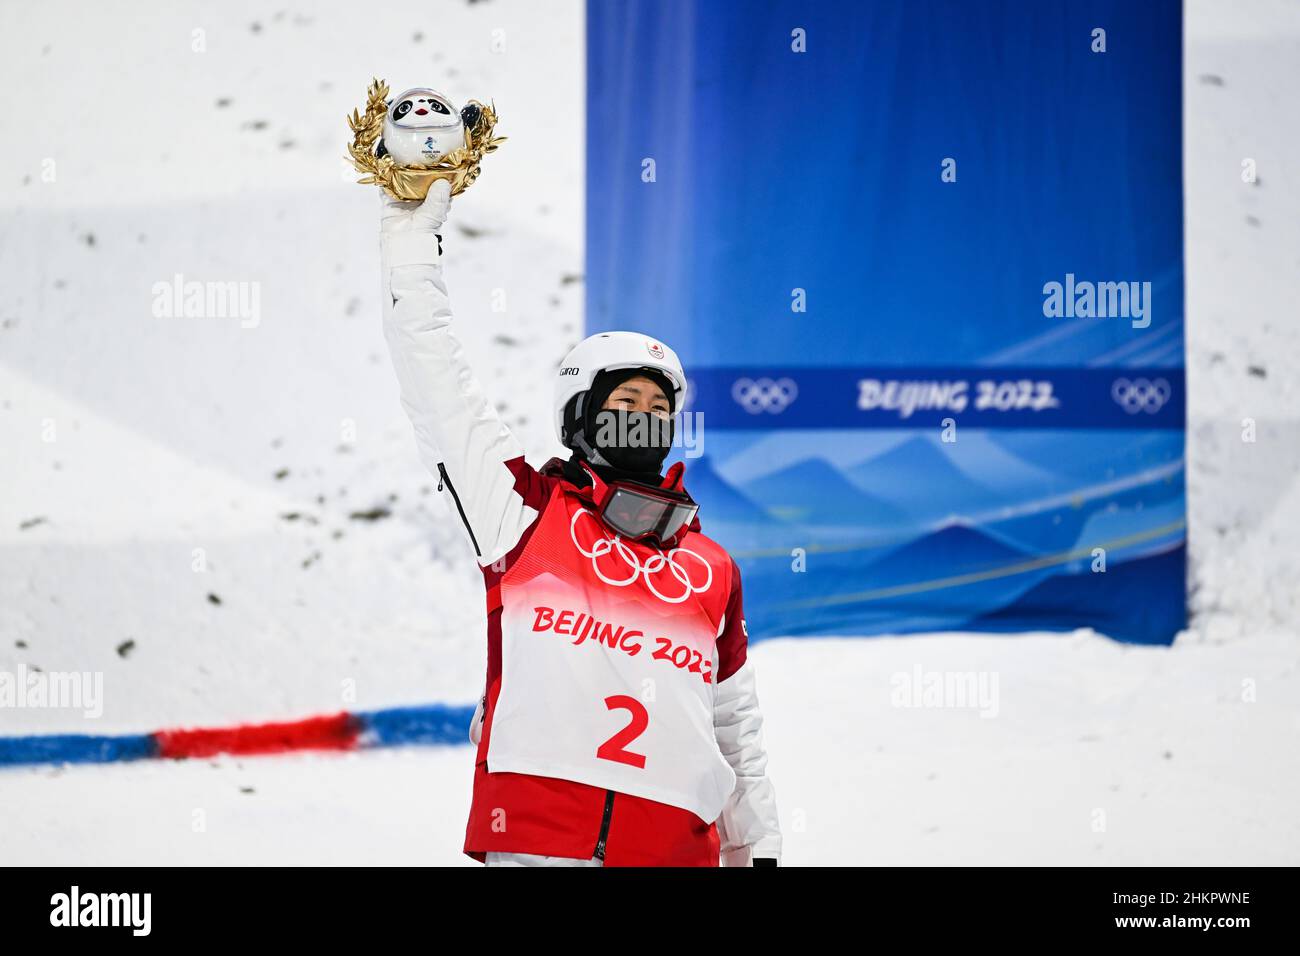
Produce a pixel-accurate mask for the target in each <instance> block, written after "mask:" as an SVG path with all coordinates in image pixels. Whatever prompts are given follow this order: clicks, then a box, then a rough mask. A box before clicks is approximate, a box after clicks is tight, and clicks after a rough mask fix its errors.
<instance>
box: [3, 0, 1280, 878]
mask: <svg viewBox="0 0 1300 956" xmlns="http://www.w3.org/2000/svg"><path fill="white" fill-rule="evenodd" d="M137 15H138V8H136V7H133V6H131V5H128V4H126V3H124V2H116V3H114V2H106V3H99V4H89V3H69V2H58V0H56V2H48V3H44V4H41V5H30V4H28V5H17V4H8V5H4V6H0V80H2V81H3V86H4V88H6V89H9V90H31V91H33V92H32V94H31V95H32V97H33V111H38V112H37V115H36V116H33V117H30V118H29V117H28V116H27V115H26V111H24V110H22V109H19V108H15V107H14V106H11V108H10V109H9V110H6V111H4V113H3V114H0V130H3V134H4V135H3V141H4V142H5V143H6V144H7V146H8V147H9V148H7V149H6V150H4V151H3V152H0V206H2V208H3V210H4V216H3V218H2V219H0V278H2V280H3V281H0V447H3V448H5V449H6V452H7V454H6V456H5V458H4V460H3V463H0V671H10V672H12V671H14V670H15V669H16V668H18V667H19V666H20V665H25V666H27V667H29V668H30V667H41V668H43V669H44V670H46V671H52V670H76V671H100V672H103V674H104V675H105V676H104V681H105V695H106V699H105V710H104V714H103V716H102V717H101V718H99V719H96V720H85V719H82V718H81V717H80V716H79V715H78V714H75V713H70V712H69V711H60V710H47V709H18V710H14V709H5V710H3V711H0V734H16V733H45V732H87V733H106V732H130V731H145V730H150V729H153V728H156V727H161V726H176V725H185V726H192V725H204V724H214V723H225V722H234V721H245V720H254V719H268V720H269V719H282V718H292V717H298V716H305V715H308V714H314V713H320V712H331V711H336V710H339V709H343V708H349V709H370V708H376V707H384V706H393V705H399V704H413V703H424V702H429V701H435V700H437V701H447V702H469V701H472V700H473V699H474V697H475V696H476V695H477V693H478V692H479V689H480V684H481V680H482V672H483V637H482V634H483V630H482V618H483V610H482V606H481V602H480V601H479V600H478V599H477V598H476V597H473V596H474V595H477V594H479V593H480V589H481V584H480V579H479V576H478V573H477V571H476V570H475V569H474V566H473V562H472V556H471V554H470V552H469V549H468V547H467V546H466V545H465V543H464V542H463V541H462V539H461V536H460V531H459V528H458V525H457V524H456V522H455V521H453V520H449V514H448V511H447V506H446V504H445V503H444V501H443V497H444V496H440V495H438V494H437V493H436V492H435V491H434V486H435V485H436V481H435V480H434V479H432V478H430V477H429V476H428V475H427V474H426V473H425V472H424V471H423V469H422V467H421V466H420V464H419V462H418V461H417V460H416V457H415V452H414V443H413V440H412V438H411V435H410V429H409V426H408V425H407V423H406V421H405V419H404V418H403V416H402V413H401V410H400V407H399V405H398V402H397V397H396V388H395V384H394V382H393V380H392V374H391V371H390V369H389V365H388V358H387V355H386V354H385V352H384V346H383V342H382V340H381V336H380V333H379V327H378V321H379V316H378V295H377V293H378V276H377V264H376V250H375V232H374V230H375V228H376V214H377V208H376V203H377V200H376V197H375V196H374V195H373V191H372V190H370V189H362V188H358V187H357V186H355V185H352V184H351V178H352V177H351V176H350V175H349V174H348V172H347V170H346V169H345V167H344V164H343V162H342V160H341V158H339V157H341V154H342V146H343V141H344V136H345V127H344V125H343V113H344V112H345V111H347V110H350V109H351V108H352V107H353V106H359V105H361V102H362V98H363V94H364V89H365V86H366V84H367V83H368V81H369V79H370V77H371V75H373V74H375V73H382V74H384V75H385V76H386V77H387V79H388V80H389V81H390V82H391V83H393V84H394V85H395V86H400V85H406V84H414V83H417V82H423V81H427V80H429V79H433V80H434V81H435V82H438V83H441V84H443V85H444V86H445V88H446V90H447V92H448V93H450V94H451V95H452V96H453V98H455V99H457V100H462V99H465V98H468V97H476V98H480V99H486V98H493V99H495V101H496V103H497V106H498V107H499V109H500V112H501V127H500V131H501V132H503V133H505V134H507V135H510V136H511V137H512V141H511V142H508V143H507V144H506V145H505V146H504V147H503V148H502V149H501V151H500V152H499V153H498V154H496V155H494V156H492V157H490V158H489V159H488V160H487V162H486V163H485V165H484V172H483V178H482V181H481V182H480V183H479V184H478V185H476V186H475V187H474V189H473V190H471V191H470V193H468V194H467V195H466V196H465V197H463V198H459V199H457V200H456V201H455V203H454V205H453V211H452V222H453V223H454V224H455V225H454V228H453V229H452V232H451V233H450V235H449V237H448V238H449V241H448V242H447V250H448V258H449V261H448V265H447V272H448V278H449V283H450V286H451V290H452V295H453V304H454V305H455V307H456V308H457V311H458V313H459V315H460V317H461V318H460V333H461V336H462V338H463V340H464V341H465V343H466V349H467V351H468V353H469V355H470V357H471V359H472V360H473V361H474V363H475V366H476V368H477V369H478V371H479V373H480V375H481V377H482V378H483V379H484V380H485V381H486V382H488V383H491V385H492V387H493V388H494V389H495V393H496V396H497V399H498V401H499V403H500V404H501V406H502V409H503V413H504V415H505V417H506V419H507V421H508V422H509V423H510V424H511V426H512V427H513V428H515V429H516V431H517V432H518V434H519V435H520V437H521V439H522V440H523V441H524V444H525V446H526V447H528V448H529V449H530V451H531V452H532V454H533V457H534V459H535V460H540V459H542V458H544V457H546V456H547V455H549V454H551V453H552V452H554V451H555V450H556V449H555V446H554V440H553V438H552V435H551V431H550V423H549V420H548V417H547V408H548V403H547V401H546V382H547V376H548V370H549V367H550V366H551V365H552V364H553V363H554V361H555V360H557V359H558V358H559V356H560V355H562V354H563V352H564V350H565V349H566V348H567V347H568V346H569V345H571V344H572V343H573V342H575V341H576V340H577V339H578V338H579V337H580V334H581V327H582V320H581V309H582V283H581V271H582V155H583V135H584V134H583V126H582V112H581V109H580V104H581V101H582V84H583V47H582V44H583V37H582V4H581V3H578V2H573V0H565V2H561V0H534V2H527V0H513V2H507V0H493V2H491V3H474V4H468V3H461V2H455V3H442V4H433V3H429V2H425V3H421V4H415V3H392V4H388V5H386V6H385V11H384V16H383V17H382V19H381V18H377V17H375V16H374V14H373V13H372V12H371V11H369V10H368V9H366V8H358V7H356V6H355V5H350V6H349V5H341V4H329V5H325V4H311V5H306V4H304V5H302V6H301V7H300V8H297V9H295V8H290V7H285V8H284V9H283V12H280V13H276V12H274V11H271V12H268V8H265V7H262V6H261V5H257V4H252V3H225V4H222V5H220V6H218V7H210V6H208V5H203V4H196V3H175V4H167V5H160V6H157V7H156V8H154V9H152V10H151V11H150V13H149V15H148V17H146V18H141V19H136V16H137ZM127 24H129V28H127V27H126V26H125V25H127ZM195 30H202V31H205V32H204V33H203V34H202V35H201V36H202V40H203V42H204V44H205V49H204V51H203V52H195V50H194V49H193V44H194V43H195V36H196V35H195V33H194V31H195ZM1186 32H1187V48H1186V58H1185V72H1186V81H1185V117H1186V119H1185V123H1186V170H1185V171H1186V193H1187V203H1186V210H1187V212H1186V217H1187V290H1188V309H1189V314H1188V336H1189V338H1188V376H1189V391H1190V396H1191V397H1190V407H1189V415H1190V421H1189V428H1188V455H1189V467H1190V471H1189V496H1190V545H1191V554H1192V573H1193V594H1192V606H1193V610H1194V612H1195V618H1194V623H1193V627H1192V629H1191V630H1189V631H1188V632H1186V633H1185V634H1184V635H1181V636H1180V638H1179V640H1178V641H1177V642H1176V643H1175V645H1174V646H1173V647H1172V648H1143V647H1134V646H1127V645H1121V644H1116V643H1114V642H1112V641H1110V640H1108V639H1106V638H1104V637H1101V636H1098V635H1095V634H1091V633H1088V632H1079V633H1075V634H1071V635H1053V634H1040V635H1015V636H988V635H955V634H953V635H933V636H913V637H906V638H873V639H871V640H856V641H855V640H808V639H799V640H781V639H776V640H768V641H764V642H762V643H760V644H758V645H757V646H756V647H755V648H754V650H753V652H752V653H753V657H754V659H755V661H756V663H757V669H758V677H759V687H760V692H761V698H762V701H763V707H764V712H765V715H766V718H767V732H766V743H767V747H768V750H769V753H770V757H771V763H770V767H769V770H770V773H771V775H772V778H773V780H774V782H775V785H776V788H777V794H778V802H779V804H780V809H781V816H782V822H783V827H784V829H785V838H786V862H787V863H790V864H810V863H824V864H839V863H894V864H926V863H953V864H964V863H998V864H1003V863H1006V864H1011V863H1050V864H1063V863H1082V864H1091V863H1098V864H1101V863H1105V864H1116V863H1118V864H1156V863H1163V864H1282V863H1287V864H1293V865H1294V864H1296V863H1298V862H1300V820H1298V819H1297V811H1296V807H1297V806H1298V805H1300V747H1297V740H1298V739H1300V642H1298V641H1297V637H1298V636H1300V607H1298V606H1297V602H1298V601H1300V598H1297V591H1298V590H1300V588H1298V585H1300V566H1298V565H1300V558H1297V553H1296V549H1295V548H1294V547H1293V546H1292V545H1291V539H1292V538H1293V537H1294V536H1295V534H1296V533H1297V531H1298V530H1300V479H1298V478H1297V475H1298V474H1300V440H1298V439H1300V413H1298V411H1297V408H1298V405H1300V403H1297V388H1296V384H1295V382H1294V380H1293V378H1292V376H1293V373H1294V370H1295V369H1296V368H1297V367H1300V333H1298V332H1297V323H1296V320H1295V318H1294V302H1295V300H1296V294H1295V293H1296V291H1297V285H1298V283H1297V281H1296V278H1297V274H1298V272H1297V269H1298V267H1300V190H1297V189H1296V182H1297V179H1300V168H1298V167H1297V163H1298V162H1300V131H1298V130H1297V126H1296V124H1295V122H1294V109H1293V107H1292V104H1291V103H1290V102H1289V100H1290V98H1291V97H1292V96H1293V93H1294V90H1295V89H1296V88H1297V86H1298V85H1300V6H1297V5H1296V4H1294V3H1289V2H1286V0H1250V2H1237V3H1233V4H1223V3H1213V2H1200V0H1196V2H1190V3H1189V4H1188V8H1187V26H1186ZM105 38H111V41H112V42H105ZM68 117H75V118H76V119H75V122H72V121H69V120H67V119H66V118H68ZM1245 158H1252V159H1254V160H1255V161H1256V162H1257V167H1258V175H1259V179H1258V182H1257V183H1255V184H1253V185H1251V184H1248V183H1244V182H1243V181H1242V178H1241V163H1242V160H1243V159H1245ZM51 160H52V161H53V169H54V173H55V176H54V180H53V181H52V182H47V181H45V179H44V177H43V173H48V171H49V169H50V166H49V161H51ZM176 273H181V274H183V275H184V276H185V277H186V279H199V280H218V281H244V282H258V283H260V292H261V313H260V321H259V322H258V323H257V325H256V327H252V328H241V323H240V320H239V318H235V317H232V318H202V319H200V318H174V319H163V318H157V317H155V316H154V315H153V312H152V303H153V294H152V291H151V290H152V287H153V285H154V284H155V283H157V282H160V281H161V282H166V281H170V280H171V278H172V276H173V275H174V274H176ZM503 295H504V302H505V311H504V312H494V311H493V309H492V306H493V304H494V303H498V304H499V303H500V302H501V301H502V296H503ZM1245 418H1251V419H1254V420H1255V421H1256V423H1257V434H1258V440H1257V441H1256V442H1254V443H1245V442H1243V441H1242V440H1241V431H1242V420H1243V419H1245ZM353 433H354V434H355V437H354V438H353V437H352V435H353ZM375 509H379V512H378V514H380V515H381V516H380V517H377V518H376V519H375V520H366V519H364V518H361V517H354V516H355V515H360V514H363V513H375ZM384 511H387V512H388V514H387V516H382V513H383V512H384ZM196 549H198V550H196ZM196 566H200V567H205V568H206V570H198V571H196V570H195V568H196ZM209 595H213V596H215V597H216V599H217V600H219V601H220V603H219V604H217V603H213V601H212V600H211V599H210V598H209ZM127 642H134V643H133V644H130V645H129V646H128V645H127ZM915 668H920V669H921V670H922V671H927V672H928V671H943V672H966V671H970V672H977V673H982V674H985V675H987V676H990V677H995V678H996V679H997V688H998V694H997V698H996V701H997V709H996V716H989V717H985V716H981V714H980V712H979V711H978V710H976V709H962V708H953V707H948V708H940V709H927V708H906V707H898V706H894V705H893V703H892V694H893V690H894V683H893V680H892V679H893V677H894V675H897V674H911V673H912V672H913V671H914V669H915ZM831 674H833V675H835V676H834V680H831V679H829V675H831ZM469 761H470V754H469V751H468V749H467V748H459V747H452V748H423V749H410V750H402V751H386V752H370V753H359V754H331V755H301V756H292V757H282V758H260V759H248V760H236V759H232V758H223V759H218V760H212V761H206V760H205V761H194V762H188V763H162V762H152V763H141V764H131V765H120V766H109V767H72V768H37V769H24V770H10V771H4V772H0V859H3V860H5V861H7V862H8V861H12V862H26V863H91V864H95V863H195V864H203V863H248V862H266V863H270V862H286V863H407V864H420V863H446V864H456V863H462V862H468V861H467V860H466V858H464V857H463V856H460V854H459V849H460V837H461V834H462V833H463V827H464V820H465V815H466V811H467V808H468V803H469V784H470V762H469ZM196 812H197V813H196ZM200 820H201V821H202V823H203V825H204V829H201V830H200V829H197V826H198V821H200Z"/></svg>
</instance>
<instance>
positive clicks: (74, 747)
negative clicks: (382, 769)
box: [0, 704, 474, 767]
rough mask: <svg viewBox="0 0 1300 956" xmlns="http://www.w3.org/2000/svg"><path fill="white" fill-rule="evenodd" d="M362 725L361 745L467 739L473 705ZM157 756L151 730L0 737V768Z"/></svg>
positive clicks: (366, 720) (402, 710) (407, 711)
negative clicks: (111, 735)
mask: <svg viewBox="0 0 1300 956" xmlns="http://www.w3.org/2000/svg"><path fill="white" fill-rule="evenodd" d="M356 719H357V721H358V722H359V723H360V725H361V733H360V739H359V740H358V744H359V745H360V746H361V747H396V746H401V745H404V744H468V743H469V725H470V721H472V720H473V719H474V707H473V706H472V705H467V706H449V705H447V704H425V705H423V706H419V707H391V708H388V709H386V710H372V711H369V712H367V713H361V714H357V715H356ZM157 756H158V742H157V740H156V739H155V738H154V735H153V734H124V735H121V736H116V737H108V736H92V735H90V734H52V735H49V736H33V737H0V767H5V766H10V767H14V766H23V765H28V764H58V763H112V762H115V761H119V760H141V759H144V758H147V757H157Z"/></svg>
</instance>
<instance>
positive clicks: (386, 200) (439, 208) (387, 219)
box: [379, 179, 451, 303]
mask: <svg viewBox="0 0 1300 956" xmlns="http://www.w3.org/2000/svg"><path fill="white" fill-rule="evenodd" d="M380 195H381V196H382V197H383V206H382V212H381V220H380V230H379V232H380V257H381V262H382V265H383V274H384V281H385V282H386V283H387V284H388V291H389V292H391V293H392V295H391V297H390V299H389V302H390V303H391V301H392V298H398V297H400V296H401V293H402V291H403V287H404V286H407V288H408V289H409V290H410V291H414V288H413V287H410V286H408V285H407V284H408V282H412V281H414V282H417V283H418V282H419V280H420V279H421V278H425V277H424V276H421V275H419V272H420V271H421V270H418V269H417V270H411V272H413V273H414V274H408V273H407V271H406V267H409V266H432V265H437V264H438V260H439V259H440V258H441V257H442V251H441V249H440V248H439V245H438V232H439V230H441V229H442V225H443V223H444V222H446V221H447V213H448V211H449V210H450V209H451V183H449V182H447V180H445V179H439V180H438V181H436V182H435V183H434V184H433V185H432V186H430V187H429V195H428V196H426V197H425V199H424V201H423V202H403V201H401V200H397V199H392V198H390V197H389V195H388V194H387V193H380Z"/></svg>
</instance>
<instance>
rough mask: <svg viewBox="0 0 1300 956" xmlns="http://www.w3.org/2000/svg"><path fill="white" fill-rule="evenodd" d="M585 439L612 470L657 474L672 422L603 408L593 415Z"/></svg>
mask: <svg viewBox="0 0 1300 956" xmlns="http://www.w3.org/2000/svg"><path fill="white" fill-rule="evenodd" d="M587 437H588V441H589V442H590V443H591V446H592V447H593V448H595V449H596V450H597V451H598V452H600V455H601V457H602V458H604V459H605V460H606V461H607V462H609V463H610V464H611V465H613V466H614V467H615V468H618V469H621V470H623V471H630V472H632V471H634V472H658V471H659V470H660V468H661V467H662V466H663V463H664V459H665V458H667V457H668V452H669V450H670V449H671V448H672V444H673V420H672V418H671V417H669V418H663V417H662V416H659V415H655V414H652V413H650V412H633V411H628V410H627V409H622V408H620V409H610V408H607V409H603V410H601V411H599V412H597V413H596V414H595V415H594V416H593V421H592V430H590V431H589V432H588V433H587Z"/></svg>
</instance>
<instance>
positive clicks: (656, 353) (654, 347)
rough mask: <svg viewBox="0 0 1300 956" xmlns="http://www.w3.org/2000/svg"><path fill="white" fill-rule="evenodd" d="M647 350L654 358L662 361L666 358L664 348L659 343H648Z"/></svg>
mask: <svg viewBox="0 0 1300 956" xmlns="http://www.w3.org/2000/svg"><path fill="white" fill-rule="evenodd" d="M645 348H646V351H647V352H649V353H650V356H651V357H652V358H657V359H661V358H663V357H664V347H663V346H662V345H660V344H659V343H658V342H647V343H646V344H645Z"/></svg>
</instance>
